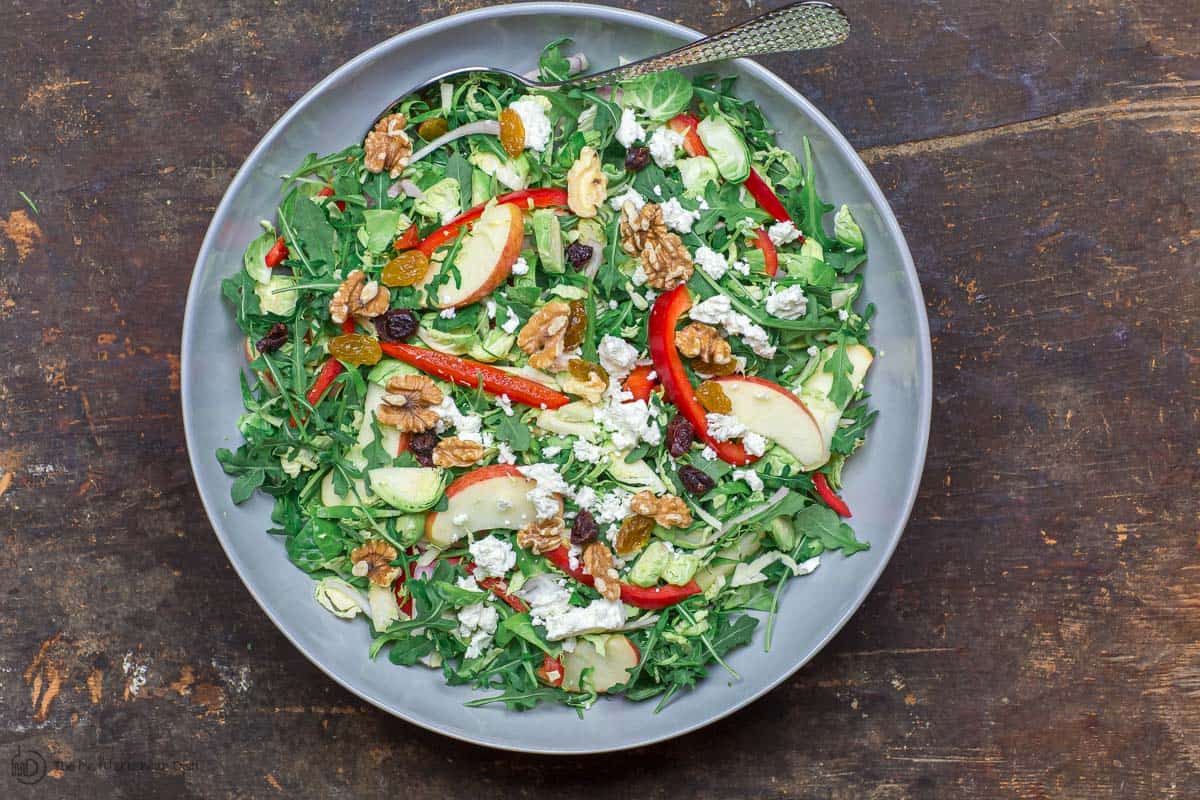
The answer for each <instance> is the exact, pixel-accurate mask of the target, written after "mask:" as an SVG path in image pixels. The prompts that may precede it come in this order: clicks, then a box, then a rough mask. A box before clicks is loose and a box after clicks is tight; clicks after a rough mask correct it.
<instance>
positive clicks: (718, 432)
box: [704, 412, 746, 442]
mask: <svg viewBox="0 0 1200 800" xmlns="http://www.w3.org/2000/svg"><path fill="white" fill-rule="evenodd" d="M704 418H705V420H707V422H708V435H709V436H711V437H712V438H713V439H716V440H717V441H718V442H728V441H729V440H730V439H738V438H740V437H742V436H745V435H746V426H745V425H743V424H742V421H741V420H740V419H738V418H737V417H735V416H733V415H732V414H714V413H712V412H709V413H708V414H705V415H704Z"/></svg>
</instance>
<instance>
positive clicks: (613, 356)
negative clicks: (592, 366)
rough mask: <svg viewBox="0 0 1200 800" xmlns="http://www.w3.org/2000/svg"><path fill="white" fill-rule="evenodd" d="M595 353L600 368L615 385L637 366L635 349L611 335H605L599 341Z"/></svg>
mask: <svg viewBox="0 0 1200 800" xmlns="http://www.w3.org/2000/svg"><path fill="white" fill-rule="evenodd" d="M596 353H597V354H598V355H599V356H600V366H602V367H604V370H605V372H607V373H608V376H609V378H611V379H612V381H613V382H615V383H620V381H621V380H622V379H623V378H624V377H625V376H626V375H628V374H629V373H630V372H633V368H634V367H635V366H637V357H638V351H637V348H636V347H634V346H633V345H631V344H630V343H629V342H627V341H625V340H624V339H620V338H618V337H616V336H613V335H611V334H605V335H604V336H603V338H601V339H600V344H599V345H597V346H596Z"/></svg>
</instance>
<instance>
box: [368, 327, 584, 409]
mask: <svg viewBox="0 0 1200 800" xmlns="http://www.w3.org/2000/svg"><path fill="white" fill-rule="evenodd" d="M379 347H380V348H381V349H382V350H383V352H384V355H388V356H391V357H392V358H397V359H399V360H401V361H403V362H404V363H405V364H408V365H409V366H413V367H416V368H417V369H419V370H421V371H422V372H427V373H429V374H430V375H433V376H434V377H436V378H441V379H442V380H444V381H451V382H453V383H457V384H458V385H459V386H466V387H468V388H474V387H475V386H478V385H479V382H480V380H481V379H482V381H483V390H484V391H485V392H487V393H488V394H494V395H502V394H506V395H508V399H509V400H512V401H513V402H515V403H523V404H524V405H527V406H533V407H534V408H542V407H545V408H559V407H561V406H565V405H566V404H567V403H569V402H571V399H570V398H569V397H567V396H566V395H565V394H562V393H561V392H556V391H554V390H553V389H549V388H547V387H545V386H542V385H541V384H540V383H536V382H534V381H531V380H529V379H528V378H522V377H520V376H518V375H513V374H511V373H508V372H505V371H504V370H502V369H497V368H496V367H493V366H490V365H488V364H481V363H479V362H478V361H470V360H469V359H465V358H459V357H458V356H452V355H448V354H446V353H439V352H438V351H437V350H426V349H425V348H423V347H414V346H413V345H411V344H400V343H397V342H382V343H380V345H379Z"/></svg>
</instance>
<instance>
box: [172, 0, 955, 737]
mask: <svg viewBox="0 0 1200 800" xmlns="http://www.w3.org/2000/svg"><path fill="white" fill-rule="evenodd" d="M697 36H698V34H697V33H696V32H695V31H692V30H689V29H687V28H684V27H682V26H679V25H675V24H672V23H668V22H665V21H662V20H659V19H656V18H653V17H649V16H645V15H641V14H635V13H632V12H627V11H621V10H616V9H610V8H604V7H599V6H588V5H577V4H557V3H529V4H521V5H514V6H498V7H492V8H488V9H483V10H480V11H476V12H471V13H467V14H462V15H458V16H454V17H450V18H446V19H443V20H439V21H436V22H432V23H429V24H427V25H424V26H421V27H418V28H415V29H413V30H411V31H408V32H406V33H404V34H401V35H399V36H397V37H394V38H393V39H390V40H388V41H386V42H384V43H382V44H380V45H378V46H376V47H374V48H372V49H371V50H369V51H367V52H365V53H363V54H362V55H360V56H358V57H357V58H355V59H353V60H352V61H350V62H348V63H347V64H345V65H344V66H342V67H341V68H339V69H338V70H336V71H335V72H334V73H332V74H331V75H330V76H329V77H327V78H325V79H324V80H323V81H321V82H320V83H319V84H318V85H317V86H315V87H314V88H313V89H312V90H311V91H310V92H309V93H308V94H306V95H305V96H304V97H303V98H301V100H300V101H298V102H297V103H296V105H295V106H293V107H292V108H291V109H290V110H289V111H288V112H287V113H286V114H285V115H284V116H283V117H282V118H281V119H280V120H279V121H278V122H277V123H276V124H275V125H274V126H273V127H272V128H271V130H270V131H269V132H268V133H267V135H266V136H265V137H264V138H263V140H262V142H260V144H259V145H258V146H257V147H256V148H255V150H254V151H253V152H252V153H251V154H250V156H249V157H248V158H247V160H246V163H245V164H244V165H243V166H242V168H241V169H240V170H239V172H238V173H237V175H236V177H235V178H234V180H233V182H232V184H231V185H230V187H229V189H228V191H227V192H226V194H225V197H224V199H223V200H222V202H221V204H220V206H219V207H218V209H217V211H216V214H215V215H214V218H213V221H212V223H211V226H210V228H209V231H208V234H207V235H206V237H205V239H204V243H203V245H202V247H201V250H200V254H199V256H198V259H197V264H196V268H195V272H194V274H193V278H192V284H191V288H190V290H189V294H188V300H187V308H186V313H185V320H184V329H183V343H182V366H181V384H182V387H181V388H182V402H183V413H184V422H185V431H186V435H187V441H188V449H189V455H190V458H191V463H192V469H193V472H194V474H195V476H196V481H197V485H198V487H199V490H200V495H201V498H202V500H203V503H204V506H205V510H206V511H207V513H208V516H209V518H210V520H211V521H212V523H213V527H214V529H215V530H216V533H217V537H218V540H219V541H220V542H221V544H222V546H223V547H224V549H225V551H226V553H227V554H228V556H229V558H230V561H231V562H232V564H233V566H234V567H235V569H236V570H237V571H238V574H239V575H240V576H241V578H242V579H243V581H244V582H245V583H246V586H247V588H249V590H250V592H251V594H252V595H253V596H254V598H255V599H256V600H257V601H258V602H259V604H260V605H261V606H262V608H263V609H264V610H265V611H266V612H267V614H268V616H269V617H270V618H271V619H272V621H273V622H274V623H275V624H276V625H277V626H278V627H279V628H280V630H281V631H283V633H284V634H285V635H286V636H287V637H288V638H289V639H290V640H291V641H292V642H293V643H294V644H295V645H296V647H297V648H298V649H299V650H300V651H301V652H302V653H303V654H304V655H305V656H306V657H308V658H309V659H310V660H312V661H313V663H315V664H316V665H317V666H318V667H319V668H321V669H322V670H323V671H325V672H326V673H327V674H328V675H329V676H330V677H332V678H333V679H334V680H336V681H337V682H338V683H340V684H341V685H342V686H344V687H345V688H347V689H348V690H350V691H352V692H354V693H355V694H356V695H358V696H359V697H361V698H363V699H364V700H366V701H368V702H370V703H372V704H374V705H376V706H378V707H379V708H381V709H384V710H386V711H388V712H390V713H392V714H395V715H396V716H398V717H400V718H403V719H405V720H408V721H410V722H413V723H415V724H418V725H421V726H423V727H426V728H429V729H430V730H434V731H438V732H440V733H444V734H446V735H449V736H453V737H456V738H459V739H463V740H466V741H471V742H476V743H479V744H483V745H488V746H493V747H499V748H506V749H512V750H521V751H529V752H539V753H591V752H603V751H610V750H618V749H624V748H629V747H636V746H640V745H645V744H648V743H651V742H655V741H660V740H663V739H666V738H670V737H672V736H676V735H679V734H681V733H684V732H687V731H690V730H694V729H696V728H698V727H700V726H703V725H705V724H707V723H709V722H712V721H713V720H716V719H719V718H721V717H722V716H725V715H726V714H729V713H731V712H733V711H735V710H737V709H738V708H740V707H742V706H744V705H745V704H747V703H749V702H751V701H752V700H754V699H755V698H757V697H759V696H761V695H762V694H763V693H765V692H767V691H769V690H770V689H771V688H772V687H774V686H776V685H777V684H778V683H780V682H781V681H783V680H785V679H786V678H787V677H788V676H789V675H791V674H792V673H793V672H794V671H795V670H796V669H798V668H800V667H801V666H802V665H803V664H804V663H805V662H806V661H807V660H809V659H810V658H811V657H812V656H813V655H814V654H815V653H816V652H817V651H819V650H820V648H821V647H823V646H824V645H825V644H826V643H827V642H828V641H829V640H830V639H831V638H832V637H833V635H834V634H835V633H836V632H837V631H838V630H839V629H840V628H841V627H842V625H844V624H845V622H846V621H847V620H848V619H849V618H850V616H851V615H852V614H853V613H854V612H855V610H857V608H858V607H859V605H860V604H861V603H862V602H863V600H864V598H865V597H866V595H867V593H868V592H869V591H870V589H871V587H872V586H873V585H874V583H875V581H876V580H877V579H878V577H879V575H880V573H881V572H882V570H883V568H884V567H885V565H886V564H887V561H888V559H889V557H890V556H891V554H892V552H893V551H894V549H895V547H896V545H897V543H898V541H899V538H900V535H901V532H902V530H903V527H904V525H905V523H906V521H907V517H908V514H909V511H910V509H911V507H912V503H913V500H914V498H915V495H916V490H917V485H918V482H919V479H920V475H921V471H922V467H923V463H924V453H925V446H926V440H927V436H928V427H929V415H930V405H931V374H930V361H931V358H930V345H929V334H928V327H927V321H926V318H925V312H924V303H923V301H922V298H921V292H920V287H919V284H918V281H917V277H916V273H915V270H914V268H913V265H912V260H911V256H910V255H909V252H908V249H907V247H906V245H905V243H904V239H903V236H902V234H901V232H900V230H899V228H898V226H897V224H896V221H895V218H894V217H893V215H892V213H891V210H890V209H889V208H888V206H887V203H886V200H885V199H884V197H883V195H882V193H881V192H880V190H879V187H878V186H877V185H876V183H875V182H874V180H873V179H872V177H871V176H870V173H869V172H868V171H867V169H866V167H865V166H864V165H863V164H862V162H861V161H860V160H859V159H858V157H857V156H856V155H855V153H854V151H853V149H852V148H851V147H850V145H849V144H848V143H847V142H846V141H845V139H844V138H843V137H842V136H841V135H840V134H839V133H838V132H837V130H836V129H835V128H834V127H833V125H832V124H831V123H830V122H829V121H828V120H826V119H825V118H824V117H823V116H822V115H821V114H820V112H819V111H817V110H816V109H815V108H814V107H813V106H812V105H811V104H810V103H809V102H808V101H807V100H805V99H804V98H803V97H802V96H801V95H800V94H798V93H797V92H796V91H795V90H793V89H792V88H790V87H788V86H787V85H786V84H785V83H783V82H782V81H780V80H779V79H778V78H777V77H775V76H773V75H772V74H771V73H770V72H768V71H767V70H765V69H763V68H762V67H760V66H758V65H757V64H754V63H752V62H743V61H738V62H733V63H730V64H726V65H722V67H721V69H722V71H724V72H732V73H733V74H736V75H737V76H738V91H739V95H741V96H743V97H748V98H750V99H753V100H755V101H757V102H758V103H759V104H760V106H761V107H762V109H763V111H764V112H765V114H766V115H767V117H768V119H770V120H771V121H772V122H773V123H774V125H775V127H777V128H778V129H779V130H780V135H779V143H780V145H781V146H783V147H784V148H787V149H789V150H791V151H793V152H797V151H799V149H800V147H801V142H802V139H803V138H804V137H807V138H808V139H809V140H810V141H811V144H812V149H813V152H814V155H815V161H816V164H817V171H816V180H817V182H818V184H819V185H820V186H821V187H822V191H823V193H824V194H825V195H826V196H828V197H832V198H836V199H837V200H838V202H839V203H845V204H847V205H848V206H849V209H850V210H851V211H852V213H853V215H854V218H855V219H856V220H857V221H858V223H859V225H860V226H861V228H862V231H863V233H864V235H865V237H866V240H867V241H868V242H869V243H870V258H869V261H868V263H867V266H866V267H865V270H866V276H867V277H868V280H867V282H866V287H867V288H866V293H865V298H864V299H865V301H866V302H869V303H873V304H874V305H875V307H876V309H877V315H876V317H875V318H874V320H873V322H872V327H873V331H872V343H873V344H874V346H875V347H876V348H877V350H878V352H879V355H881V356H886V357H883V358H878V359H877V363H876V365H875V367H874V368H873V371H872V373H871V377H870V379H869V381H868V389H869V391H870V393H871V405H872V407H873V408H875V409H877V410H878V411H879V418H878V421H877V423H876V425H875V427H874V429H873V431H872V434H871V436H870V437H869V440H868V443H867V444H866V446H865V447H864V448H862V450H861V451H860V452H859V453H858V454H857V455H856V457H855V458H854V460H852V461H851V462H850V463H849V464H848V466H847V467H846V469H845V471H844V474H843V476H842V477H843V481H844V486H845V489H844V496H845V498H846V500H847V501H848V502H849V504H850V506H851V507H852V508H854V509H855V517H854V523H855V529H856V530H857V531H858V534H859V536H860V537H861V538H862V539H864V540H866V541H867V542H869V543H870V545H871V547H870V549H869V550H867V551H865V552H862V553H859V554H857V555H856V556H855V557H854V558H852V559H845V558H843V557H841V556H838V555H835V554H831V556H830V558H831V559H834V560H836V561H837V564H836V569H828V570H820V571H818V572H817V573H814V574H813V575H811V576H809V577H807V578H806V579H805V580H804V581H802V582H799V583H797V584H794V585H789V587H788V589H787V591H786V592H785V593H784V595H783V599H782V607H781V613H780V615H779V622H778V624H777V625H776V626H775V628H774V633H773V640H772V644H771V647H770V649H769V650H767V649H765V648H764V645H763V636H762V633H761V631H760V632H759V633H758V634H757V635H756V637H755V640H754V641H753V642H752V643H751V644H750V645H749V646H747V647H743V648H740V649H739V650H737V651H736V652H734V653H732V654H731V655H730V656H729V658H728V661H729V665H730V666H731V667H732V668H733V669H734V670H736V672H737V673H738V675H739V676H740V677H739V679H738V680H736V681H732V682H730V681H729V680H726V679H724V678H718V679H714V680H710V681H704V682H702V683H701V684H700V685H698V687H697V688H696V689H694V690H692V691H689V692H685V693H682V694H680V695H679V696H678V697H676V698H675V700H674V701H673V702H671V703H670V704H668V705H666V707H665V708H663V709H662V710H661V711H660V712H659V713H655V706H654V704H652V703H632V702H625V701H622V700H612V701H609V700H601V701H600V702H598V703H597V704H596V705H595V706H594V707H592V708H591V709H590V710H589V711H588V712H587V713H586V714H585V715H583V717H582V719H581V718H580V717H579V716H577V715H576V714H575V712H574V711H573V710H571V709H568V708H562V707H538V708H536V709H533V710H531V711H525V712H520V713H517V712H509V711H505V710H503V706H501V705H496V706H489V707H487V708H483V709H477V708H469V707H467V706H465V705H464V703H466V702H467V701H469V700H472V699H476V697H477V695H473V694H472V692H471V691H470V690H468V689H466V688H465V687H461V686H459V687H450V686H446V685H444V684H443V680H442V678H441V676H440V675H439V674H438V673H436V672H435V671H433V670H419V669H398V668H397V667H395V666H393V665H392V664H390V663H388V661H387V660H386V659H378V660H369V659H366V658H364V656H363V653H364V652H365V650H366V648H367V646H368V644H369V642H370V636H369V633H368V631H367V630H366V629H365V628H363V627H361V626H353V625H348V624H346V623H345V621H344V620H340V619H338V618H336V617H333V616H331V615H329V614H327V613H326V612H325V611H324V609H322V608H321V607H320V606H318V605H317V603H316V602H314V601H313V600H312V597H313V593H312V581H311V578H310V577H309V576H308V575H306V574H304V573H303V572H301V571H299V570H295V569H292V568H291V567H290V564H289V563H288V558H287V555H286V553H285V552H284V547H283V545H282V543H281V542H279V541H278V540H276V539H274V538H273V537H270V536H266V535H264V534H263V531H264V530H266V529H267V528H270V527H271V522H270V514H271V503H270V500H269V498H266V497H262V496H257V497H253V498H251V499H250V500H249V501H248V502H245V503H242V504H240V505H234V504H233V502H232V500H231V498H230V492H229V480H228V478H227V477H226V476H225V475H224V474H223V473H222V471H221V467H220V466H219V465H218V463H217V461H216V460H215V459H214V458H213V453H214V451H216V450H217V449H219V448H229V447H233V446H236V437H237V427H236V422H237V419H238V417H239V416H240V415H241V413H242V408H241V398H240V396H239V394H238V393H237V392H236V391H231V390H230V387H231V386H236V383H235V380H236V375H237V373H238V371H239V370H240V369H242V367H243V366H244V363H245V362H244V355H243V346H244V341H243V339H242V335H241V334H240V332H239V331H238V329H237V327H236V325H235V324H234V323H233V320H232V319H230V317H229V314H228V312H227V309H226V308H224V307H223V305H222V301H221V281H222V279H224V278H226V277H227V276H229V275H230V274H231V273H232V272H234V271H236V270H237V269H239V267H240V265H241V262H242V251H243V250H244V248H245V247H246V243H247V242H248V241H250V240H251V239H253V238H255V236H257V235H258V234H259V228H258V220H259V219H261V218H262V217H264V216H267V215H269V214H270V213H271V211H272V209H274V208H275V206H276V205H277V204H278V188H279V176H280V175H283V174H285V173H287V172H288V171H289V170H290V168H291V167H292V166H293V165H294V164H296V163H298V162H299V161H301V160H302V159H303V157H304V156H305V154H307V153H311V152H330V151H336V150H339V149H341V148H342V147H345V146H346V145H347V144H350V143H351V142H352V141H353V140H354V139H355V137H357V135H358V132H359V131H360V130H362V129H363V128H364V127H365V126H366V125H367V124H369V123H370V122H371V120H372V119H373V118H374V116H375V115H376V113H377V110H378V108H380V107H382V106H383V105H384V104H385V103H387V102H389V101H390V100H391V99H392V98H393V97H395V95H396V90H397V88H398V87H405V86H412V85H416V84H418V83H420V82H421V81H422V80H423V79H424V78H426V77H428V76H429V75H433V74H439V73H443V72H446V71H449V70H451V69H454V68H456V67H461V66H464V65H466V64H468V63H471V62H473V61H475V60H476V59H475V58H473V56H472V54H474V53H479V52H487V53H488V54H489V59H488V60H490V61H493V62H495V63H496V65H497V66H499V67H502V68H506V69H512V70H515V71H518V72H522V71H525V70H528V69H529V68H530V67H531V66H533V65H534V64H535V63H536V59H537V54H538V52H539V50H540V48H541V46H542V45H543V44H544V43H545V42H547V41H550V40H554V39H558V38H561V37H570V38H572V39H573V40H574V42H575V45H574V46H575V47H577V48H578V49H580V50H583V51H585V52H586V53H587V55H588V57H589V59H590V60H591V62H592V63H593V64H594V66H595V67H596V68H599V69H603V68H605V67H608V66H612V65H615V64H617V63H619V62H620V61H621V60H622V59H625V60H631V59H636V58H638V57H641V56H644V55H646V54H648V53H654V52H660V51H664V50H668V49H670V48H671V47H674V46H678V45H679V44H681V43H684V42H687V41H690V40H692V39H694V38H696V37H697ZM800 609H807V613H798V611H799V610H800ZM789 611H791V612H793V613H788V612H789Z"/></svg>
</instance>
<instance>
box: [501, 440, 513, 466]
mask: <svg viewBox="0 0 1200 800" xmlns="http://www.w3.org/2000/svg"><path fill="white" fill-rule="evenodd" d="M496 461H498V462H500V463H501V464H515V463H517V454H516V453H514V452H513V449H512V447H510V446H509V444H508V442H500V444H498V445H496Z"/></svg>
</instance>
